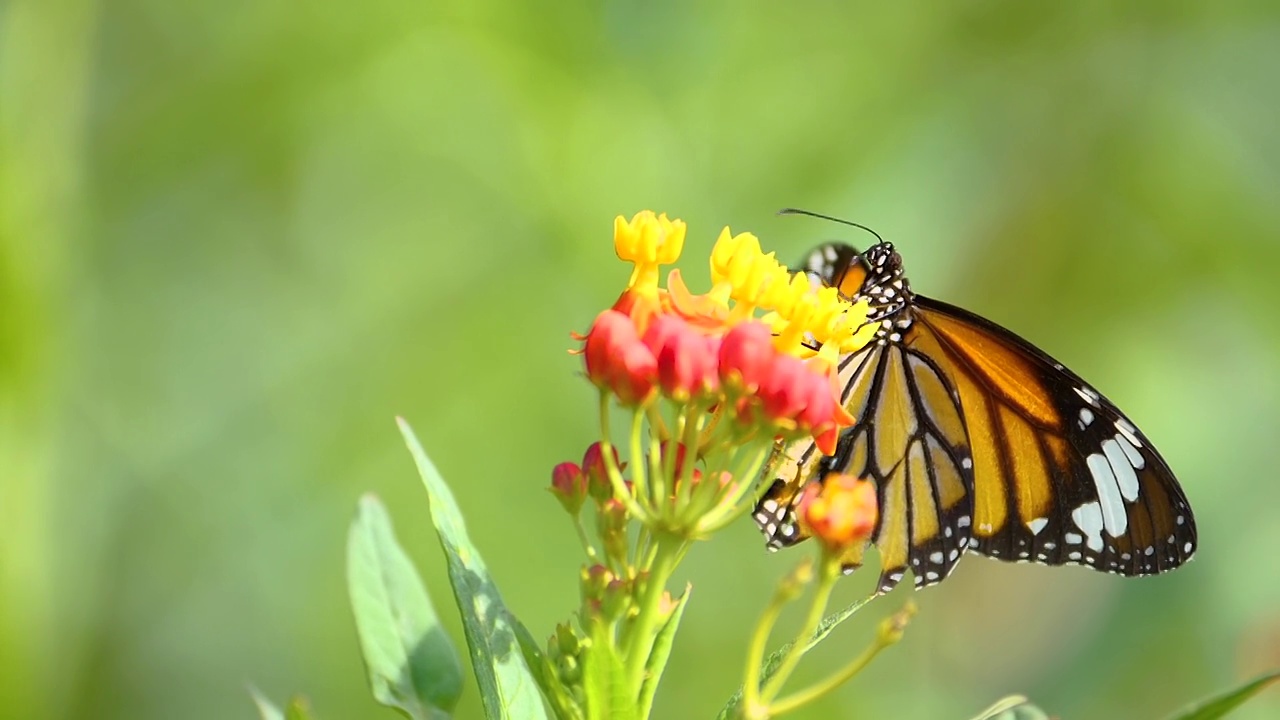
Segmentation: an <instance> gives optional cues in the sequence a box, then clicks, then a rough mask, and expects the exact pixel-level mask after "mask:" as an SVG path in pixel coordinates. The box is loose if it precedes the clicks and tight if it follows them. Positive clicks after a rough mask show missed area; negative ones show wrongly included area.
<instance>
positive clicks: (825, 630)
mask: <svg viewBox="0 0 1280 720" xmlns="http://www.w3.org/2000/svg"><path fill="white" fill-rule="evenodd" d="M877 597H879V596H878V595H871V596H869V597H865V598H863V599H861V600H858V601H855V602H854V603H852V604H850V605H849V606H848V607H846V608H844V609H843V610H840V611H839V612H834V613H832V614H830V615H828V616H826V617H825V618H823V619H822V622H820V623H818V627H817V629H816V630H814V631H813V635H812V636H810V638H809V642H807V643H805V646H804V652H806V653H807V652H809V651H810V650H812V649H813V648H814V646H815V645H817V644H818V643H820V642H822V641H823V640H825V639H826V637H827V636H828V635H830V634H831V631H832V630H835V629H836V626H837V625H839V624H840V623H842V622H844V621H845V620H848V619H849V618H850V617H853V614H854V613H856V612H858V611H859V610H861V609H862V608H863V606H865V605H866V604H867V603H869V602H871V601H872V600H875V599H876V598H877ZM794 645H795V641H794V640H793V641H791V642H789V643H787V644H785V645H783V646H782V647H780V648H778V649H777V650H774V651H773V652H772V653H770V654H769V657H767V658H765V660H764V662H763V663H761V667H760V683H761V685H763V684H764V683H766V682H768V681H769V678H771V677H773V674H774V673H775V672H777V671H778V665H780V664H782V658H784V657H786V655H787V653H788V652H790V651H791V648H792V646H794ZM741 703H742V686H741V685H739V686H738V691H737V692H735V693H734V694H733V697H730V698H729V702H727V703H725V706H724V707H723V708H721V710H720V714H719V715H717V716H716V718H717V720H729V718H732V717H734V713H736V712H737V710H738V705H740V704H741Z"/></svg>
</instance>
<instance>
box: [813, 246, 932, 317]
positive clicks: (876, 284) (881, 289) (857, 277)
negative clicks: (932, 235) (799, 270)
mask: <svg viewBox="0 0 1280 720" xmlns="http://www.w3.org/2000/svg"><path fill="white" fill-rule="evenodd" d="M804 268H805V270H806V271H807V272H808V273H809V274H810V276H811V277H813V278H814V281H815V282H816V283H819V284H822V285H830V286H832V287H835V288H838V289H839V290H840V294H842V295H844V296H845V297H847V298H849V299H850V300H852V301H854V302H857V301H858V300H866V301H867V302H868V303H869V304H870V305H871V319H873V320H881V319H886V318H892V317H893V316H895V315H897V314H898V313H900V312H901V311H902V310H903V309H905V308H906V307H907V305H908V303H910V301H911V297H912V295H911V286H910V285H909V284H908V283H907V276H906V275H905V274H904V273H903V270H902V256H901V255H899V254H898V251H897V250H894V249H893V244H892V243H887V242H880V243H876V244H875V245H872V246H871V247H870V248H868V249H867V250H866V251H865V252H858V250H857V249H855V248H854V247H853V246H852V245H845V244H843V243H825V244H823V245H819V246H818V247H816V248H814V249H813V250H812V251H811V252H810V253H809V255H808V257H807V258H805V262H804Z"/></svg>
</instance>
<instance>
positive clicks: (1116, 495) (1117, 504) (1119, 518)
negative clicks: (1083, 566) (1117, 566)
mask: <svg viewBox="0 0 1280 720" xmlns="http://www.w3.org/2000/svg"><path fill="white" fill-rule="evenodd" d="M1084 462H1085V465H1088V466H1089V474H1090V475H1091V476H1093V485H1094V487H1095V488H1096V489H1097V490H1098V502H1097V503H1092V505H1093V506H1094V507H1098V508H1099V509H1100V517H1101V518H1102V524H1103V527H1105V528H1106V529H1107V533H1108V534H1109V535H1111V536H1112V537H1120V536H1121V535H1123V534H1124V531H1125V530H1127V529H1128V528H1129V515H1128V513H1127V512H1126V511H1125V508H1124V499H1123V498H1122V497H1121V495H1120V486H1119V484H1118V483H1117V482H1116V474H1115V473H1114V472H1112V470H1111V463H1109V462H1107V458H1106V457H1105V456H1104V455H1102V454H1101V453H1093V454H1092V455H1090V456H1089V457H1087V458H1085V461H1084ZM1084 508H1085V505H1081V506H1080V510H1084ZM1089 512H1092V511H1089ZM1072 517H1073V518H1074V517H1075V516H1074V515H1073V516H1072ZM1076 524H1077V525H1079V524H1080V521H1079V520H1077V521H1076ZM1085 534H1086V535H1088V534H1089V533H1088V532H1085ZM1091 540H1092V538H1091ZM1098 542H1099V545H1098V547H1096V548H1095V547H1093V543H1092V542H1090V543H1089V547H1091V548H1093V551H1094V552H1102V545H1101V542H1102V540H1101V536H1099V540H1098Z"/></svg>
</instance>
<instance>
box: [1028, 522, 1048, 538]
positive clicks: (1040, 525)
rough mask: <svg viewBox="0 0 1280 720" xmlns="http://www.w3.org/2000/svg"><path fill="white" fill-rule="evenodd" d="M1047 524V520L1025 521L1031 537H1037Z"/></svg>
mask: <svg viewBox="0 0 1280 720" xmlns="http://www.w3.org/2000/svg"><path fill="white" fill-rule="evenodd" d="M1048 524H1049V518H1035V519H1034V520H1028V521H1027V529H1028V530H1030V531H1031V534H1032V535H1039V534H1040V531H1041V530H1043V529H1044V526H1045V525H1048Z"/></svg>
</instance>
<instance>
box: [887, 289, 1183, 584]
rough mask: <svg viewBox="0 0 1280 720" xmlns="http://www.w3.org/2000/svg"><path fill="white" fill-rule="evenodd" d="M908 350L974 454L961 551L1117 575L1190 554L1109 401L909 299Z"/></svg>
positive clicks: (1178, 514)
mask: <svg viewBox="0 0 1280 720" xmlns="http://www.w3.org/2000/svg"><path fill="white" fill-rule="evenodd" d="M913 317H914V325H913V327H923V328H927V329H928V332H922V333H917V334H916V335H915V336H914V337H913V340H914V342H913V345H912V347H913V349H914V350H915V351H917V352H919V353H921V354H922V355H923V356H925V357H929V358H932V359H934V360H936V361H937V362H938V364H939V365H940V366H941V368H942V370H943V372H944V374H945V376H946V377H947V378H949V379H950V380H951V382H952V383H953V384H954V386H955V388H956V389H957V390H958V392H959V396H960V404H961V407H962V408H963V415H964V420H965V426H966V430H967V435H968V440H969V445H970V448H971V451H972V457H973V464H974V469H973V478H974V484H973V506H974V519H973V523H974V527H973V541H972V543H971V546H970V549H972V550H974V551H976V552H978V553H980V554H983V555H987V556H990V557H994V558H998V559H1001V560H1011V561H1027V562H1036V563H1042V564H1048V565H1061V564H1077V565H1085V566H1088V567H1093V568H1095V569H1098V570H1104V571H1108V572H1113V573H1118V574H1121V575H1151V574H1155V573H1160V572H1164V571H1166V570H1171V569H1173V568H1176V567H1178V566H1179V565H1181V564H1183V563H1184V562H1186V561H1187V560H1188V559H1190V558H1191V556H1192V555H1193V554H1194V553H1195V548H1196V528H1195V519H1194V518H1193V516H1192V514H1191V506H1190V504H1189V503H1188V502H1187V498H1186V495H1185V494H1184V493H1183V491H1182V488H1181V487H1180V486H1179V485H1178V482H1177V480H1176V479H1175V478H1174V476H1173V473H1172V471H1170V469H1169V466H1168V465H1167V464H1166V463H1165V461H1164V459H1163V458H1162V457H1161V456H1160V454H1159V453H1158V452H1157V451H1156V450H1155V448H1154V447H1152V445H1151V443H1150V442H1149V441H1148V440H1147V438H1146V436H1145V435H1143V434H1142V433H1141V432H1140V431H1139V430H1138V429H1137V428H1136V427H1135V426H1134V425H1133V423H1132V422H1130V421H1129V420H1128V418H1126V417H1125V416H1124V415H1123V414H1122V413H1121V412H1120V411H1119V410H1118V409H1117V408H1116V406H1115V405H1114V404H1112V403H1111V402H1110V401H1109V400H1107V399H1106V398H1105V397H1103V396H1102V395H1101V394H1100V393H1098V392H1097V391H1096V390H1094V389H1093V388H1091V387H1090V386H1089V385H1088V384H1087V383H1085V382H1084V381H1083V380H1082V379H1080V377H1079V376H1077V375H1076V374H1074V373H1072V372H1071V371H1070V370H1067V369H1066V368H1065V367H1063V365H1062V364H1061V363H1058V362H1056V361H1055V360H1053V359H1052V358H1051V357H1049V356H1048V355H1046V354H1045V353H1044V352H1042V351H1041V350H1039V349H1038V348H1036V347H1035V346H1033V345H1032V344H1031V343H1029V342H1027V341H1026V340H1023V339H1022V338H1020V337H1018V336H1017V335H1015V334H1014V333H1012V332H1010V331H1008V330H1006V329H1004V328H1002V327H1000V326H998V325H996V324H995V323H992V322H990V321H989V320H985V319H983V318H981V317H979V316H977V315H974V314H973V313H970V312H968V311H966V310H963V309H961V308H958V307H955V306H953V305H948V304H947V303H943V302H939V301H937V300H932V299H929V298H925V297H922V296H919V295H917V296H915V298H914V308H913Z"/></svg>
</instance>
